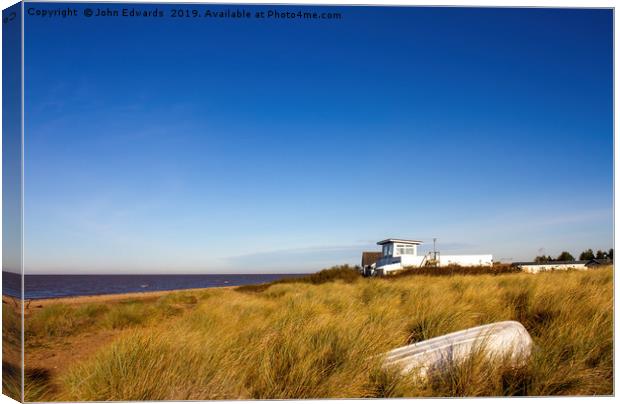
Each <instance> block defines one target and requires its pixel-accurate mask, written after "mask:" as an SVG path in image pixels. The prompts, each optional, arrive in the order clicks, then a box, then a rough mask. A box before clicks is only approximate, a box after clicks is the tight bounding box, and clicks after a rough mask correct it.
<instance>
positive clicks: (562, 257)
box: [556, 251, 575, 261]
mask: <svg viewBox="0 0 620 404" xmlns="http://www.w3.org/2000/svg"><path fill="white" fill-rule="evenodd" d="M556 261H575V257H573V256H572V255H571V253H569V252H568V251H562V253H561V254H560V255H558V258H556Z"/></svg>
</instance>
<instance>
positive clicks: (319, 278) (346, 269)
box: [235, 265, 362, 292]
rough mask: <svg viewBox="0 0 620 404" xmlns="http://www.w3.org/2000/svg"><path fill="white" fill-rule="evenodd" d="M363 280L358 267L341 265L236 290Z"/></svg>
mask: <svg viewBox="0 0 620 404" xmlns="http://www.w3.org/2000/svg"><path fill="white" fill-rule="evenodd" d="M361 278H362V276H361V275H360V273H359V270H358V269H357V268H356V267H352V266H350V265H340V266H335V267H331V268H328V269H324V270H322V271H319V272H316V273H313V274H310V275H306V276H300V277H297V278H286V279H279V280H277V281H273V282H269V283H261V284H259V285H243V286H239V287H237V288H236V289H235V290H237V291H238V292H264V291H265V290H267V289H269V287H271V286H272V285H278V284H286V283H309V284H312V285H320V284H322V283H326V282H335V281H342V282H345V283H351V282H355V281H357V280H359V279H361Z"/></svg>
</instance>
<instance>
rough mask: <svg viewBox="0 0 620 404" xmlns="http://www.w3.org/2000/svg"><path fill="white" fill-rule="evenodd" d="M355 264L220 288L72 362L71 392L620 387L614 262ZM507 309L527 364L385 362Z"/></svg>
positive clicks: (131, 396)
mask: <svg viewBox="0 0 620 404" xmlns="http://www.w3.org/2000/svg"><path fill="white" fill-rule="evenodd" d="M342 273H347V271H332V272H326V273H325V274H323V275H321V276H315V277H313V278H311V277H308V278H307V279H306V280H305V281H302V282H299V281H298V282H292V281H290V280H289V281H286V282H279V283H276V284H271V285H270V286H269V287H268V288H267V289H264V290H263V291H262V293H237V292H236V291H235V290H224V289H213V290H209V291H208V293H206V294H204V295H199V296H196V299H197V301H196V303H195V304H192V306H191V308H190V309H188V310H187V311H184V312H183V313H182V314H180V315H177V316H174V317H170V318H167V319H164V320H161V321H158V322H153V323H149V325H148V326H145V325H142V326H140V327H134V328H131V329H130V330H127V331H126V332H123V333H122V334H121V335H120V336H119V338H117V339H116V341H115V342H113V343H112V344H111V345H108V346H106V347H104V348H103V349H102V350H100V351H99V352H98V353H97V354H96V355H94V356H92V357H90V358H89V359H87V360H85V361H83V362H80V363H77V364H75V365H74V366H72V367H70V369H68V370H67V371H66V372H65V373H63V374H62V377H61V379H60V383H59V393H58V399H63V400H67V401H82V400H145V399H149V400H159V399H169V400H183V399H243V398H257V399H266V398H269V399H278V398H282V399H284V398H342V397H418V396H474V395H484V396H489V395H493V396H496V395H497V396H501V395H543V396H544V395H582V394H587V395H593V394H612V392H613V272H612V269H610V268H608V269H601V270H596V271H574V272H554V273H542V274H538V275H536V276H532V275H527V274H501V275H478V276H463V275H454V276H450V277H448V276H446V277H426V276H424V277H420V276H409V277H402V278H401V279H399V280H398V282H395V281H393V280H391V279H363V278H359V277H353V276H351V277H348V275H345V278H344V279H342V280H344V282H330V281H328V280H334V279H341V278H340V277H341V276H342ZM317 285H318V286H317ZM181 296H182V293H181ZM178 299H179V300H180V301H181V302H183V301H184V299H183V298H181V297H179V298H178ZM190 300H191V301H193V299H189V300H188V301H190ZM190 303H191V302H190ZM182 304H184V303H182ZM502 320H517V321H520V322H521V323H523V325H524V326H525V327H526V328H527V329H528V331H529V332H530V334H531V335H532V338H533V339H534V342H535V344H536V346H537V349H536V350H535V351H534V353H533V356H532V357H531V360H530V361H529V363H528V364H527V365H526V366H524V367H522V368H519V369H514V368H510V367H505V366H503V365H501V364H500V365H491V364H489V363H486V362H485V361H484V360H480V359H479V358H472V360H471V361H468V362H467V363H464V364H458V365H455V366H454V367H453V368H452V369H450V371H449V372H447V373H445V374H440V375H435V376H433V377H431V378H429V379H427V380H424V381H421V380H415V379H413V378H410V377H402V376H399V375H397V374H395V373H393V372H390V371H385V370H382V369H381V366H380V363H381V354H382V353H384V352H386V351H388V350H390V349H393V348H396V347H399V346H402V345H404V344H407V343H411V342H415V341H420V340H423V339H427V338H432V337H435V336H439V335H443V334H445V333H448V332H452V331H457V330H461V329H464V328H468V327H473V326H476V325H481V324H487V323H490V322H495V321H502Z"/></svg>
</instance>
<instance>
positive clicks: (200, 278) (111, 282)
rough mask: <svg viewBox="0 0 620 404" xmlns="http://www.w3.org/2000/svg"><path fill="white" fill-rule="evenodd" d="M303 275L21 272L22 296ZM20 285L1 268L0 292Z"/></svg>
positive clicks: (183, 286) (154, 288)
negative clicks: (36, 273)
mask: <svg viewBox="0 0 620 404" xmlns="http://www.w3.org/2000/svg"><path fill="white" fill-rule="evenodd" d="M304 275H307V274H234V275H223V274H221V275H193V274H192V275H25V276H24V299H50V298H55V297H69V296H91V295H107V294H119V293H129V292H152V291H157V290H176V289H193V288H213V287H223V286H241V285H254V284H260V283H267V282H272V281H275V280H278V279H283V278H295V277H300V276H304ZM20 289H21V276H20V275H19V274H15V273H12V272H6V271H3V272H2V293H3V294H4V295H9V296H14V297H19V296H20V294H21V293H20Z"/></svg>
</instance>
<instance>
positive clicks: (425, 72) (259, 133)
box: [25, 3, 613, 273]
mask: <svg viewBox="0 0 620 404" xmlns="http://www.w3.org/2000/svg"><path fill="white" fill-rule="evenodd" d="M30 6H32V7H49V5H40V4H39V5H37V4H36V3H31V4H30V5H28V4H27V5H26V8H28V7H30ZM71 7H73V8H77V9H78V10H82V9H83V8H84V7H85V6H83V5H78V4H72V5H71ZM108 7H116V8H118V9H120V8H122V7H123V6H122V5H118V4H117V5H108ZM141 7H142V8H144V6H141ZM196 7H198V6H196ZM159 8H160V9H165V10H167V6H161V5H160V6H159ZM199 8H200V9H204V8H203V7H199ZM210 8H211V9H218V8H220V9H225V8H226V7H216V6H210ZM245 8H246V9H248V10H251V11H256V10H259V8H257V7H245ZM279 8H281V9H283V8H284V7H279ZM264 9H268V7H266V8H263V10H264ZM293 9H295V10H297V9H304V8H303V7H293ZM309 9H312V10H319V11H323V8H317V7H310V8H309ZM329 11H339V12H341V13H342V15H343V19H341V20H337V21H334V20H320V21H299V20H295V21H291V20H278V21H276V20H258V19H250V20H244V21H240V20H212V19H207V20H205V19H173V18H169V17H166V18H163V19H126V18H86V17H83V16H81V15H80V17H76V18H73V19H64V20H63V19H55V18H48V19H44V18H37V17H29V16H26V19H25V27H26V36H25V52H26V53H25V60H26V66H25V77H26V88H25V100H26V101H25V102H26V104H25V132H26V140H25V183H26V188H25V243H26V249H25V267H26V272H27V273H39V272H57V273H106V272H143V273H144V272H178V273H189V272H206V273H218V272H234V273H251V272H307V271H314V270H318V269H320V268H323V267H326V266H330V265H334V264H339V263H354V264H355V263H358V261H359V257H360V253H361V251H362V250H368V249H376V246H374V243H375V242H376V241H378V240H380V239H384V238H387V237H411V238H417V239H422V240H426V241H431V239H432V237H438V239H439V243H438V246H439V248H440V249H441V251H444V252H446V253H447V252H449V253H452V254H461V253H462V254H467V253H492V254H494V257H495V258H496V259H505V260H507V259H514V260H522V259H531V258H533V256H535V255H538V254H540V253H541V252H544V253H545V254H550V255H557V254H558V253H559V252H560V251H562V250H565V249H566V250H569V251H571V252H573V253H574V254H578V253H579V252H580V251H582V250H583V249H585V248H594V249H598V248H601V249H608V248H610V247H612V225H613V222H612V215H613V210H612V196H613V195H612V165H613V154H612V153H613V152H612V142H613V129H612V128H613V127H612V117H613V115H612V114H613V113H612V12H611V11H610V10H583V9H582V10H557V9H556V10H553V9H499V8H496V9H475V8H471V9H460V8H381V7H351V8H344V7H340V8H331V9H329Z"/></svg>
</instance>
